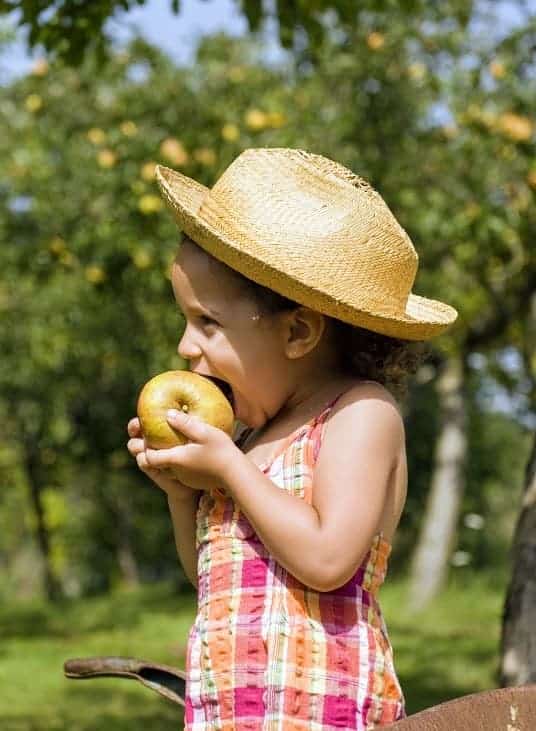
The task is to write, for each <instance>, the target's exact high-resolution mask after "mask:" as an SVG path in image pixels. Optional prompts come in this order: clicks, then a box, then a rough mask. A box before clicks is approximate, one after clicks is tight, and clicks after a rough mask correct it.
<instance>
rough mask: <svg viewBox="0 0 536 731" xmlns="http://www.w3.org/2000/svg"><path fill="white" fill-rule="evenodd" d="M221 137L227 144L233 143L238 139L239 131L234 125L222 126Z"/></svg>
mask: <svg viewBox="0 0 536 731" xmlns="http://www.w3.org/2000/svg"><path fill="white" fill-rule="evenodd" d="M221 136H222V137H223V139H224V140H227V142H234V141H235V140H237V139H238V138H239V137H240V130H239V129H238V127H237V126H236V124H224V125H223V127H222V128H221Z"/></svg>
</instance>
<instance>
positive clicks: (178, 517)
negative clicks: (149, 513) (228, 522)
mask: <svg viewBox="0 0 536 731" xmlns="http://www.w3.org/2000/svg"><path fill="white" fill-rule="evenodd" d="M200 495H201V493H200V492H196V491H194V490H190V494H181V495H179V496H176V495H173V494H169V493H168V505H169V512H170V513H171V521H172V523H173V533H174V535H175V546H176V547H177V553H178V554H179V559H180V562H181V564H182V568H183V569H184V573H185V574H186V576H187V577H188V579H189V580H190V581H191V583H192V584H193V585H194V586H195V587H196V588H197V550H196V546H195V533H196V521H195V517H196V513H197V504H198V502H199V497H200Z"/></svg>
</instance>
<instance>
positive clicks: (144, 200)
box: [138, 194, 164, 216]
mask: <svg viewBox="0 0 536 731" xmlns="http://www.w3.org/2000/svg"><path fill="white" fill-rule="evenodd" d="M163 205H164V203H163V201H162V199H161V198H159V197H158V196H157V195H152V194H147V195H142V196H141V198H140V199H139V201H138V208H139V209H140V211H141V212H142V213H144V214H145V215H146V216H148V215H150V214H151V213H156V212H157V211H159V210H160V209H161V208H162V206H163Z"/></svg>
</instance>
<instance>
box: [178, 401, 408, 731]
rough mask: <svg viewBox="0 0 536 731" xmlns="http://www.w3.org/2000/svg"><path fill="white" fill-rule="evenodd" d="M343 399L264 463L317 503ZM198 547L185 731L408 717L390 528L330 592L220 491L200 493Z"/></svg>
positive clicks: (317, 727)
mask: <svg viewBox="0 0 536 731" xmlns="http://www.w3.org/2000/svg"><path fill="white" fill-rule="evenodd" d="M336 401H337V399H335V400H334V401H332V403H331V404H329V405H328V407H327V408H326V409H325V410H324V411H323V412H322V413H321V414H320V415H319V416H317V417H316V418H314V419H312V420H311V421H309V422H308V423H307V424H305V425H304V426H302V427H300V428H299V429H298V430H296V432H294V433H293V434H292V435H290V437H289V439H288V440H287V441H286V443H285V444H284V445H283V449H282V450H281V452H280V454H279V455H278V456H277V457H276V458H275V459H274V460H273V461H272V462H271V463H267V464H265V465H262V467H261V469H262V470H263V471H264V472H265V473H266V474H267V475H268V476H269V477H270V478H271V479H272V480H273V482H274V483H275V484H276V485H277V486H278V487H280V488H281V489H282V490H287V491H288V492H290V493H291V494H292V495H295V496H297V497H299V498H301V499H303V500H307V501H308V502H309V503H310V502H311V498H312V478H313V469H314V464H315V460H316V457H317V455H318V451H319V448H320V441H321V437H322V425H323V424H324V423H325V420H326V417H327V415H328V414H329V411H330V409H331V408H332V407H333V404H334V403H335V402H336ZM289 540H292V536H289ZM197 547H198V559H199V560H198V592H199V597H198V612H197V616H196V619H195V622H194V624H193V625H192V627H191V629H190V633H189V637H188V652H187V663H186V669H187V673H188V680H187V693H186V696H187V697H186V709H185V729H186V731H208V729H210V730H216V729H219V730H221V731H261V729H262V731H276V730H277V731H305V730H306V729H307V730H311V731H324V730H327V729H338V730H339V731H343V730H344V729H348V730H350V729H354V730H355V729H359V730H360V731H361V730H365V729H366V730H368V729H372V728H374V727H375V726H378V725H383V724H388V723H391V722H393V721H395V720H398V719H400V718H403V717H404V715H405V713H404V698H403V695H402V691H401V688H400V685H399V682H398V679H397V677H396V674H395V670H394V666H393V654H392V649H391V645H390V642H389V637H388V635H387V630H386V627H385V623H384V620H383V617H382V614H381V610H380V606H379V604H378V599H377V594H378V590H379V588H380V586H381V584H382V583H383V580H384V578H385V574H386V570H387V560H388V557H389V554H390V551H391V546H390V544H389V543H388V542H387V541H386V540H385V539H384V538H383V536H382V534H381V533H380V534H378V535H377V536H376V537H375V538H374V541H373V543H372V546H371V547H370V550H369V552H368V554H367V555H366V557H365V559H364V560H363V563H362V564H361V566H359V568H358V569H357V571H356V573H355V575H354V576H353V577H352V579H350V580H349V581H348V582H347V583H346V584H345V585H344V586H342V587H340V588H339V589H337V590H335V591H330V592H318V591H315V590H313V589H311V588H310V587H307V586H305V585H304V584H301V583H300V582H299V581H298V580H297V579H295V578H294V576H292V575H291V574H290V573H288V572H287V571H286V570H285V569H284V568H283V567H282V566H280V565H279V564H278V563H277V562H276V561H275V560H274V559H273V558H272V556H270V554H269V553H268V552H267V551H266V549H265V547H264V545H263V544H262V543H261V541H260V540H259V538H258V537H257V535H256V534H255V531H254V529H253V528H252V526H251V525H250V523H249V522H248V521H247V519H246V517H245V516H244V515H243V514H242V513H241V512H240V511H239V509H238V508H237V507H236V506H235V504H234V503H233V501H232V500H231V499H229V498H226V497H225V496H224V495H221V494H219V493H208V492H207V493H203V495H202V497H201V499H200V503H199V510H198V514H197Z"/></svg>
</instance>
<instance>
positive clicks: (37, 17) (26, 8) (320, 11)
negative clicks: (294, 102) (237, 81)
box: [0, 0, 472, 65]
mask: <svg viewBox="0 0 536 731" xmlns="http://www.w3.org/2000/svg"><path fill="white" fill-rule="evenodd" d="M146 1H147V0H92V2H91V3H80V2H78V1H77V0H62V1H61V2H59V3H58V2H57V1H56V0H32V1H30V2H28V0H0V14H8V13H12V12H14V11H18V12H19V13H20V15H19V20H18V24H19V26H21V27H24V28H27V29H28V31H29V36H28V40H29V43H30V46H31V47H32V48H33V47H35V46H36V45H38V44H41V45H43V46H44V48H45V49H46V51H48V52H49V53H54V54H58V55H59V56H60V57H61V58H63V59H64V60H66V61H68V62H69V63H72V64H75V65H78V64H80V63H81V61H82V59H83V57H84V55H85V54H86V53H87V52H88V51H92V52H94V53H95V54H97V56H98V58H99V59H100V61H101V62H103V61H105V60H106V59H107V58H109V46H110V43H111V40H110V38H109V36H108V35H107V33H106V29H105V23H106V20H107V19H108V18H111V17H112V16H114V14H116V13H117V12H123V11H128V10H130V9H131V8H133V7H136V6H140V5H144V4H145V3H146ZM209 1H210V0H209ZM212 1H214V0H212ZM237 2H238V0H237ZM169 4H170V7H171V9H172V10H173V12H174V13H175V14H178V13H179V11H180V7H181V3H180V0H169ZM238 4H239V6H240V9H241V11H242V12H243V13H244V15H245V16H246V18H247V21H248V25H249V29H250V31H251V32H257V31H259V30H260V28H261V25H262V22H263V21H264V20H265V19H266V18H267V17H268V16H269V11H268V10H267V9H266V7H265V6H264V5H263V3H262V0H240V2H238ZM359 5H360V7H359V10H356V8H355V6H354V4H353V3H351V2H346V1H345V0H317V2H315V4H314V8H311V7H310V6H308V5H307V4H304V3H299V2H295V1H293V0H289V1H288V2H284V3H277V4H276V17H277V20H278V23H279V40H280V42H281V44H282V46H283V48H286V49H295V50H297V51H298V52H300V53H303V54H305V56H309V54H308V52H307V51H308V50H309V51H314V48H315V46H316V45H318V44H319V43H321V42H322V40H323V39H324V37H325V34H326V22H325V18H326V16H328V17H329V18H331V19H334V20H335V23H336V24H337V25H342V26H344V27H346V28H349V29H354V28H356V27H357V26H358V25H360V23H361V16H367V15H370V14H371V13H372V14H373V15H374V16H384V17H386V16H388V15H389V13H391V12H393V7H392V3H391V2H389V0H365V1H362V2H361V3H360V4H359ZM471 8H472V2H467V1H466V0H447V2H443V3H442V4H441V8H437V7H436V4H435V3H429V2H427V0H405V2H403V3H400V7H399V8H398V9H397V11H396V12H397V15H398V14H400V13H402V14H403V15H404V16H405V17H406V18H412V17H415V16H418V17H420V18H421V19H422V20H430V21H432V22H435V21H437V20H439V19H441V18H443V19H445V18H450V19H451V21H455V22H457V23H460V24H461V25H465V24H466V23H467V22H468V20H469V18H470V16H471Z"/></svg>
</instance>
